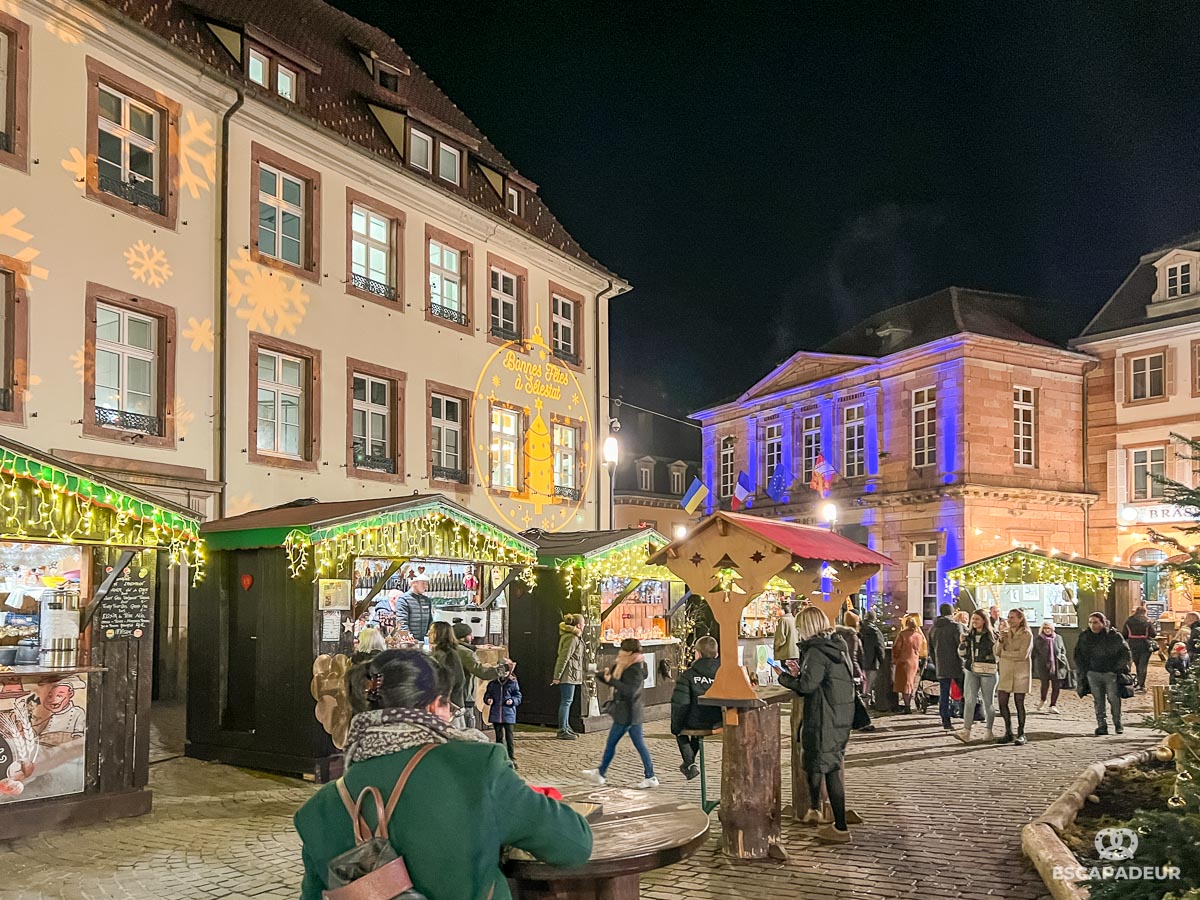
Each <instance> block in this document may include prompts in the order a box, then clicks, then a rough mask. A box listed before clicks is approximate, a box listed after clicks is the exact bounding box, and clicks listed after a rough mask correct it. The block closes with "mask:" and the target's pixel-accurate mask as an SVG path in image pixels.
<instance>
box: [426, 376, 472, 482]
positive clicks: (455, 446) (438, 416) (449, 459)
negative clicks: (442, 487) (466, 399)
mask: <svg viewBox="0 0 1200 900" xmlns="http://www.w3.org/2000/svg"><path fill="white" fill-rule="evenodd" d="M429 421H430V433H431V438H432V439H431V442H430V443H431V445H432V446H431V448H430V449H431V452H432V454H433V466H434V473H433V477H434V478H441V479H442V480H449V481H461V480H463V478H462V473H463V472H464V471H465V469H466V467H465V466H464V465H463V456H462V438H463V422H464V419H463V402H462V400H460V399H459V398H457V397H448V396H446V395H445V394H432V395H431V396H430V398H429ZM439 469H440V470H441V471H440V472H439V471H438V470H439ZM449 473H453V474H449Z"/></svg>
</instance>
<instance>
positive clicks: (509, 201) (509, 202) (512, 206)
mask: <svg viewBox="0 0 1200 900" xmlns="http://www.w3.org/2000/svg"><path fill="white" fill-rule="evenodd" d="M504 208H505V209H507V210H508V211H509V212H510V213H512V214H513V215H514V216H519V215H520V214H521V192H520V191H518V190H517V189H516V188H515V187H510V188H509V189H508V190H507V191H506V192H505V195H504Z"/></svg>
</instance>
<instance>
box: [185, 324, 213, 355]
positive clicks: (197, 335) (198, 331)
mask: <svg viewBox="0 0 1200 900" xmlns="http://www.w3.org/2000/svg"><path fill="white" fill-rule="evenodd" d="M182 333H183V336H184V338H186V339H187V340H189V341H191V342H192V349H193V350H195V351H200V350H204V351H207V352H208V353H212V352H213V323H212V319H203V320H200V319H197V318H195V317H194V316H189V317H188V324H187V328H185V329H183V332H182Z"/></svg>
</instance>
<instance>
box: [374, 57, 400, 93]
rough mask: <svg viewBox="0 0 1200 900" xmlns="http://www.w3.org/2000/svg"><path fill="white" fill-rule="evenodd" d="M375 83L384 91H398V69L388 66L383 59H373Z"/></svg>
mask: <svg viewBox="0 0 1200 900" xmlns="http://www.w3.org/2000/svg"><path fill="white" fill-rule="evenodd" d="M375 83H376V84H378V85H379V86H380V87H381V88H383V89H384V90H385V91H391V92H392V93H393V94H398V93H400V70H399V69H396V68H393V67H392V66H389V65H388V64H387V63H385V62H384V61H383V60H380V59H377V60H375Z"/></svg>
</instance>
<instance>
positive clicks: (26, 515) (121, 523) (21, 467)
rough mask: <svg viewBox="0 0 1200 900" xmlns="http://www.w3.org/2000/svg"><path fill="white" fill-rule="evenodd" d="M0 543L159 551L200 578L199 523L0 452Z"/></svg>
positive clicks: (10, 452)
mask: <svg viewBox="0 0 1200 900" xmlns="http://www.w3.org/2000/svg"><path fill="white" fill-rule="evenodd" d="M0 517H2V519H3V526H2V527H0V540H15V541H29V540H39V539H40V540H47V541H52V542H56V543H64V544H103V545H108V546H112V547H138V548H142V549H152V550H164V551H166V552H167V553H168V556H169V559H170V561H171V564H172V565H186V566H188V567H190V568H191V569H192V582H193V584H197V583H199V582H200V581H201V580H202V579H203V577H204V549H203V541H202V540H201V539H200V523H199V520H197V519H191V518H188V517H187V516H184V515H180V514H179V513H175V512H172V511H170V510H166V509H163V508H162V507H160V506H157V505H155V504H153V503H150V502H147V501H145V500H140V499H138V498H136V497H132V496H130V495H128V494H125V493H123V492H121V491H118V490H115V489H114V488H112V487H110V486H109V485H106V484H102V483H100V482H96V481H92V480H91V479H90V478H87V477H86V476H83V475H78V474H75V473H72V472H67V471H65V470H63V469H60V468H58V467H57V466H54V465H51V464H50V463H46V462H42V461H41V460H37V459H32V458H30V457H27V456H24V455H22V454H20V453H17V452H15V451H13V450H11V449H9V448H7V447H0Z"/></svg>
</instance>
